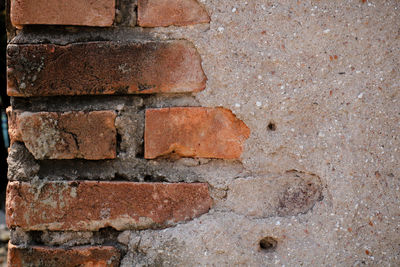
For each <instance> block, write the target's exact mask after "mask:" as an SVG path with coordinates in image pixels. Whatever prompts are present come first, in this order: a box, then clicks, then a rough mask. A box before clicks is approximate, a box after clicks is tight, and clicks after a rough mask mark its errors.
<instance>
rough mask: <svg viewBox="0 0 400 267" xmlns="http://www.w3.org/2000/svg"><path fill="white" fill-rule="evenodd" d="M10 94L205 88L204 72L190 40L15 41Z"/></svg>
mask: <svg viewBox="0 0 400 267" xmlns="http://www.w3.org/2000/svg"><path fill="white" fill-rule="evenodd" d="M7 51H8V52H7V58H8V68H7V81H8V85H7V89H8V94H9V95H10V96H24V97H30V96H54V95H104V94H135V93H142V94H143V93H145V94H146V93H158V92H165V93H182V92H196V91H201V90H203V89H204V88H205V85H206V76H205V75H204V72H203V69H202V67H201V58H200V55H199V54H198V52H197V50H196V48H195V47H194V46H193V44H191V43H190V42H188V41H184V40H177V41H146V42H136V43H132V42H129V43H119V42H118V43H117V42H87V43H74V44H69V45H66V46H61V45H54V44H20V45H16V44H11V45H9V46H8V48H7Z"/></svg>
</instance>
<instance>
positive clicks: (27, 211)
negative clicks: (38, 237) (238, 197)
mask: <svg viewBox="0 0 400 267" xmlns="http://www.w3.org/2000/svg"><path fill="white" fill-rule="evenodd" d="M211 204H212V201H211V198H210V196H209V192H208V186H207V184H201V183H194V184H187V183H176V184H163V183H131V182H93V181H84V182H44V183H41V184H40V185H33V184H29V183H25V182H10V183H9V185H8V187H7V203H6V213H7V214H6V217H7V224H8V227H10V228H14V227H21V228H22V229H24V230H72V231H97V230H99V229H100V228H104V227H113V228H115V229H117V230H126V229H145V228H157V227H166V226H170V225H174V224H175V223H177V222H180V221H186V220H190V219H192V218H194V217H196V216H199V215H201V214H203V213H206V212H207V211H208V210H209V209H210V207H211Z"/></svg>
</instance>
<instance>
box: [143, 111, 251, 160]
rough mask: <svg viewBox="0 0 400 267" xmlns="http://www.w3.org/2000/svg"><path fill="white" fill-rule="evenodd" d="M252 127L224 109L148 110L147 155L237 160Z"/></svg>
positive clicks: (145, 138)
mask: <svg viewBox="0 0 400 267" xmlns="http://www.w3.org/2000/svg"><path fill="white" fill-rule="evenodd" d="M249 134H250V130H249V128H248V127H247V126H246V125H245V124H244V123H243V122H242V121H241V120H239V119H237V118H236V117H235V115H233V113H232V112H231V111H230V110H228V109H224V108H201V107H189V108H187V107H176V108H162V109H148V110H146V126H145V136H144V141H145V158H146V159H154V158H157V157H165V156H178V157H202V158H222V159H237V158H239V157H240V155H241V153H242V150H243V143H244V141H245V140H246V139H247V138H248V137H249Z"/></svg>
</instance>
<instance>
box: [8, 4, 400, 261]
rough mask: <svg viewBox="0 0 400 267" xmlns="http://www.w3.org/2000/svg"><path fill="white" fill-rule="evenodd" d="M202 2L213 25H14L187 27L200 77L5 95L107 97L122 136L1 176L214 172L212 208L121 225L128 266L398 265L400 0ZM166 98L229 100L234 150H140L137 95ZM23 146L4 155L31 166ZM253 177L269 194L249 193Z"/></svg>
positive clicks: (85, 104) (74, 36) (192, 102)
mask: <svg viewBox="0 0 400 267" xmlns="http://www.w3.org/2000/svg"><path fill="white" fill-rule="evenodd" d="M201 2H202V4H203V5H204V7H205V8H206V10H207V12H208V13H209V14H210V17H211V22H210V25H196V26H189V27H184V28H179V27H168V28H155V29H143V30H141V29H133V30H129V29H121V30H115V31H114V30H112V31H109V32H106V31H104V32H102V33H101V34H100V33H98V32H97V31H96V30H94V31H90V30H85V29H82V30H81V32H79V33H76V31H75V32H74V31H72V32H71V33H70V34H68V35H67V37H65V36H63V35H57V34H53V33H52V32H51V31H50V30H48V29H46V32H44V33H43V34H42V36H41V35H40V34H38V33H37V32H36V33H35V34H34V35H30V34H31V33H30V32H29V29H28V30H26V31H25V32H23V34H21V35H20V36H18V37H17V38H16V39H14V42H15V43H24V42H25V41H26V40H30V41H32V40H33V41H35V42H40V41H41V40H40V38H42V40H50V41H52V42H55V43H64V44H65V43H70V42H74V41H81V40H99V39H100V38H101V40H109V39H114V38H116V37H121V40H128V41H129V40H133V39H135V38H143V37H145V38H149V37H150V38H154V39H180V38H183V39H187V40H189V41H191V42H193V43H194V45H195V46H196V47H197V49H198V51H199V53H200V55H201V57H202V60H203V64H202V65H203V69H204V72H205V74H206V76H207V78H208V81H207V87H206V89H205V90H204V91H203V92H201V93H198V94H196V95H194V96H183V95H176V96H168V97H167V96H148V97H136V96H130V97H118V96H115V97H99V98H96V99H89V98H85V97H81V98H74V97H71V98H69V97H67V98H53V99H51V100H48V99H46V98H41V99H35V98H33V99H30V100H26V101H25V100H15V101H14V103H13V104H14V108H18V107H19V106H21V107H24V108H25V109H28V110H31V111H40V110H47V111H63V110H65V111H67V110H81V109H88V110H100V109H102V108H104V107H107V108H110V109H114V110H116V111H117V113H118V117H117V119H116V127H117V131H118V133H119V135H120V142H119V145H120V147H119V149H120V150H119V153H118V159H117V160H115V161H101V162H84V161H80V160H71V161H63V162H60V161H40V162H37V161H35V160H33V159H30V161H32V166H34V169H33V170H29V171H27V170H21V171H12V172H11V175H10V178H11V179H12V180H23V179H26V176H27V174H29V175H31V177H32V176H36V179H49V180H59V179H68V180H74V179H103V180H104V179H116V180H132V181H170V182H177V181H188V182H194V181H201V182H208V183H209V184H210V190H211V194H212V197H213V199H214V201H215V207H214V209H212V210H211V211H210V212H209V213H208V214H206V215H203V216H202V217H200V218H198V219H195V220H193V221H191V222H188V223H185V224H180V225H178V226H176V227H173V228H168V229H164V230H161V231H159V230H146V231H140V232H135V231H132V232H129V231H128V232H123V233H121V234H120V235H119V238H118V240H119V241H120V243H121V246H123V247H124V245H126V247H124V248H125V249H126V255H125V256H124V258H123V261H122V265H123V266H132V264H133V263H137V264H138V265H139V266H140V264H141V265H143V266H145V265H150V266H152V265H161V266H163V265H164V266H171V265H179V266H182V265H193V264H195V265H196V264H197V265H207V264H208V265H215V266H233V265H251V266H398V265H400V255H399V251H400V245H399V244H400V234H399V231H400V229H399V228H400V226H399V221H400V209H399V201H400V188H399V184H400V181H399V176H400V170H399V167H398V166H399V158H400V154H399V151H398V149H399V147H400V141H399V133H400V129H399V127H400V105H399V101H400V99H399V79H398V78H399V67H400V66H399V62H400V53H399V52H400V51H399V50H400V38H399V34H400V33H399V25H400V13H399V10H400V4H399V2H398V1H365V2H364V1H358V0H352V1H351V0H349V1H289V0H287V1H262V0H254V1H247V2H246V1H238V0H235V1H214V0H212V1H208V0H207V1H201ZM67 31H68V30H67ZM32 36H35V38H37V39H34V38H33V39H30V38H32ZM24 38H25V39H24ZM68 38H71V39H68ZM170 106H205V107H218V106H222V107H225V108H229V109H231V110H232V111H233V112H234V113H235V114H236V116H237V117H238V118H239V119H241V120H243V121H244V122H245V123H246V124H247V126H248V127H249V128H250V130H251V135H250V137H249V139H248V140H247V142H246V146H245V150H244V153H243V154H242V157H241V160H240V161H223V160H198V159H180V160H178V161H169V160H156V161H153V160H149V161H148V160H144V159H143V149H142V146H143V144H142V137H143V126H142V125H143V121H144V109H146V108H154V107H170ZM21 153H22V154H21ZM25 153H27V152H26V149H25V148H24V147H23V146H22V145H21V144H18V143H16V144H14V145H13V147H12V149H11V157H10V159H9V162H10V164H15V166H21V168H29V166H27V165H26V164H25V163H24V164H23V163H21V162H20V161H19V159H18V157H19V156H18V155H25ZM38 166H39V167H38ZM293 170H295V171H293ZM296 175H297V176H299V177H300V178H299V177H297V176H296ZM301 177H306V178H305V179H306V180H307V179H311V181H312V183H311V185H309V186H308V185H307V183H306V184H304V183H302V182H301V181H303V180H302V178H301ZM299 179H300V182H299ZM255 181H256V182H257V183H258V186H255V185H252V184H254V183H255ZM293 181H295V183H293ZM238 183H239V184H242V185H243V187H236V188H239V189H241V190H244V189H243V188H245V189H246V188H247V189H246V190H249V191H251V187H252V186H254V192H255V193H257V194H260V198H259V199H257V198H255V196H252V199H253V200H252V201H254V203H255V204H254V205H255V206H256V207H259V208H257V209H256V211H257V212H258V213H259V214H255V216H254V214H247V213H246V211H247V212H249V213H251V210H250V209H249V210H247V209H246V207H243V206H241V205H242V204H243V202H240V201H238V198H239V197H240V196H241V195H240V194H239V195H237V197H235V196H236V195H235V192H237V191H235V190H234V188H235V186H237V184H238ZM260 184H261V185H263V186H266V189H265V194H261V193H258V192H259V191H260V190H261V189H260ZM288 184H291V185H293V189H291V187H290V186H288ZM249 188H250V189H249ZM288 191H289V192H291V193H292V194H289V195H288V196H287V197H286V198H285V197H284V196H285V193H286V192H288ZM245 192H246V191H245ZM236 194H237V193H236ZM257 194H255V195H257ZM268 196H269V197H268ZM296 196H298V197H299V198H298V199H299V201H300V202H296V199H297V198H296ZM254 199H255V200H254ZM280 199H289V200H293V201H294V202H293V203H294V204H293V206H291V207H292V208H291V209H289V211H288V209H287V208H285V206H283V208H282V209H280V208H279V207H280V205H279V203H280ZM257 200H259V201H261V202H262V201H266V202H265V205H263V203H262V204H260V202H258V201H257ZM235 201H236V202H235ZM302 201H303V202H302ZM234 203H239V204H237V205H234ZM240 203H241V204H240ZM274 203H275V204H274ZM289 203H291V201H289ZM296 203H297V204H298V203H301V205H299V206H297V205H296ZM299 207H300V208H299ZM246 215H247V216H246ZM81 235H83V236H84V234H81ZM43 236H44V237H43ZM268 236H270V237H274V238H275V239H276V240H277V242H278V243H277V246H276V248H275V249H273V250H271V251H264V250H261V249H260V246H259V241H260V240H261V239H262V238H264V237H268ZM52 237H54V238H52ZM29 238H32V237H29V236H28V237H26V236H24V234H21V233H20V232H18V229H16V230H15V231H14V232H13V236H12V239H13V240H14V242H15V243H24V242H29ZM55 239H57V240H62V238H60V237H59V236H54V235H51V234H48V233H46V232H45V233H43V234H42V237H41V240H42V242H44V243H47V244H54V242H55V243H56V241H55ZM69 242H70V243H71V242H72V243H73V241H69ZM76 242H77V244H85V243H93V242H94V243H96V242H102V241H93V240H92V239H91V238H90V237H87V239H85V238H83V239H79V240H78V241H76Z"/></svg>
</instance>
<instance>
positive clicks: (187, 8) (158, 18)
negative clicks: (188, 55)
mask: <svg viewBox="0 0 400 267" xmlns="http://www.w3.org/2000/svg"><path fill="white" fill-rule="evenodd" d="M209 22H210V17H209V16H208V14H207V11H206V10H205V9H204V8H203V7H202V6H201V5H200V4H199V3H198V2H197V1H196V0H138V24H139V26H141V27H162V26H170V25H175V26H185V25H191V24H198V23H209Z"/></svg>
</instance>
